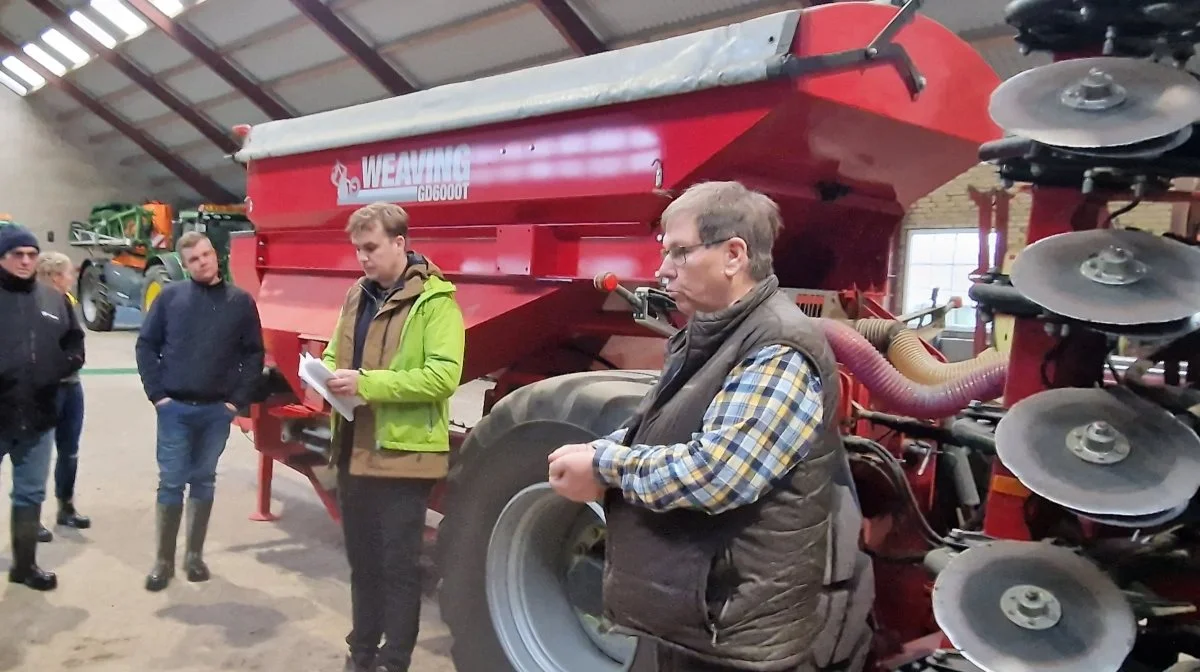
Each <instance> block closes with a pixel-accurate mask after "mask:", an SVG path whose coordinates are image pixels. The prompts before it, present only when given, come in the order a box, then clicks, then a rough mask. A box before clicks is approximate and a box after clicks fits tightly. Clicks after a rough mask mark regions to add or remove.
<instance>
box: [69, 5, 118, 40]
mask: <svg viewBox="0 0 1200 672" xmlns="http://www.w3.org/2000/svg"><path fill="white" fill-rule="evenodd" d="M71 22H72V23H74V24H75V25H77V26H79V27H80V28H83V29H84V30H86V31H87V32H88V35H91V36H92V37H94V38H96V40H97V41H98V42H99V43H100V44H103V45H104V46H106V47H108V48H109V49H112V48H113V47H115V46H117V40H116V39H115V38H114V37H113V36H112V35H109V34H108V33H107V32H105V31H104V29H103V28H101V27H100V26H97V25H96V22H95V21H92V20H91V19H89V18H88V17H86V16H84V15H83V14H81V13H79V12H78V11H75V12H71Z"/></svg>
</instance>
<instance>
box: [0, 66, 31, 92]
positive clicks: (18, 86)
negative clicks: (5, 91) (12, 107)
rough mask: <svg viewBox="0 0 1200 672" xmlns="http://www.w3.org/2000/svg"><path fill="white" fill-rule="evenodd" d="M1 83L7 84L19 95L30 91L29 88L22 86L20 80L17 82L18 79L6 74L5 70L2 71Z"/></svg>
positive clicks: (0, 73) (0, 74) (0, 75)
mask: <svg viewBox="0 0 1200 672" xmlns="http://www.w3.org/2000/svg"><path fill="white" fill-rule="evenodd" d="M0 84H3V85H4V86H7V87H8V88H9V89H10V90H11V91H12V92H13V93H15V94H17V95H18V96H23V95H25V94H26V93H29V89H27V88H25V87H23V86H21V84H20V83H19V82H17V80H15V79H13V78H12V77H9V76H8V75H6V74H4V73H3V72H0Z"/></svg>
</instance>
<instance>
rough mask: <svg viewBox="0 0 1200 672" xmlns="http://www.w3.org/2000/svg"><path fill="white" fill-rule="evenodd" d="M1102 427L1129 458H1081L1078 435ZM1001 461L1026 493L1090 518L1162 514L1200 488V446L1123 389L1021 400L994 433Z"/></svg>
mask: <svg viewBox="0 0 1200 672" xmlns="http://www.w3.org/2000/svg"><path fill="white" fill-rule="evenodd" d="M1097 421H1103V422H1105V423H1107V426H1108V427H1110V428H1112V429H1113V430H1115V431H1116V432H1117V433H1118V435H1119V437H1121V439H1122V440H1123V441H1124V444H1125V447H1126V449H1127V454H1126V455H1125V456H1123V457H1121V458H1120V459H1119V460H1115V461H1109V462H1098V461H1091V460H1089V459H1086V458H1087V456H1081V455H1080V453H1079V452H1077V451H1078V448H1079V441H1078V440H1077V439H1078V436H1079V432H1080V428H1086V427H1089V426H1092V425H1093V423H1096V422H1097ZM1073 437H1074V438H1073ZM1072 447H1074V448H1075V450H1073V448H1072ZM996 454H997V455H998V456H999V458H1000V461H1001V462H1002V463H1003V464H1004V466H1005V467H1007V468H1008V469H1009V471H1011V472H1012V473H1013V475H1014V476H1016V477H1017V479H1018V480H1019V481H1021V483H1022V484H1024V485H1025V487H1027V488H1029V489H1030V490H1032V491H1033V492H1036V493H1037V494H1039V495H1041V496H1042V497H1045V498H1046V499H1048V500H1050V501H1052V502H1055V503H1057V504H1061V505H1062V506H1065V507H1067V508H1069V509H1074V510H1076V511H1080V512H1082V513H1086V514H1092V515H1102V516H1112V515H1118V516H1149V515H1154V514H1158V513H1161V512H1162V511H1163V510H1164V509H1169V508H1173V507H1175V506H1178V505H1179V504H1181V503H1184V502H1186V501H1187V500H1189V499H1191V498H1192V496H1193V495H1194V494H1195V493H1196V489H1197V487H1198V486H1200V439H1198V438H1197V437H1196V434H1195V433H1194V432H1192V431H1191V430H1190V429H1188V428H1187V427H1186V426H1185V425H1184V424H1183V423H1181V422H1179V421H1178V420H1176V419H1175V418H1174V417H1173V416H1172V415H1171V414H1170V413H1168V412H1166V411H1165V410H1163V409H1162V408H1160V407H1158V406H1156V405H1154V404H1152V403H1150V402H1147V401H1145V400H1143V399H1140V398H1138V397H1137V396H1136V395H1134V394H1133V393H1131V392H1129V391H1128V390H1125V389H1122V388H1113V389H1108V390H1101V389H1081V388H1063V389H1056V390H1046V391H1045V392H1039V393H1037V394H1034V395H1031V396H1029V397H1026V398H1025V399H1022V400H1021V401H1019V402H1017V403H1016V404H1014V405H1013V407H1012V408H1010V409H1009V411H1008V413H1006V414H1005V416H1004V418H1003V419H1001V420H1000V423H999V424H998V425H997V426H996Z"/></svg>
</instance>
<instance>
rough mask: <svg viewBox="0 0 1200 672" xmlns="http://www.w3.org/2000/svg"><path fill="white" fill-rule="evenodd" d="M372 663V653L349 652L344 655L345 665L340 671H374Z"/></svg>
mask: <svg viewBox="0 0 1200 672" xmlns="http://www.w3.org/2000/svg"><path fill="white" fill-rule="evenodd" d="M374 663H375V656H374V655H373V654H361V653H359V654H351V655H349V656H346V666H345V667H343V668H342V672H375V670H374Z"/></svg>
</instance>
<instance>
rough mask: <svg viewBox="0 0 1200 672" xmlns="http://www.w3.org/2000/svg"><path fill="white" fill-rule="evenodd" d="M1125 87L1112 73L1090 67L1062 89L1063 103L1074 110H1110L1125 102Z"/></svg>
mask: <svg viewBox="0 0 1200 672" xmlns="http://www.w3.org/2000/svg"><path fill="white" fill-rule="evenodd" d="M1127 95H1128V94H1127V93H1126V91H1125V87H1123V86H1121V85H1120V84H1117V82H1116V80H1114V79H1113V78H1112V75H1110V74H1108V73H1107V72H1104V71H1103V70H1101V69H1099V68H1092V69H1091V70H1089V71H1088V74H1087V75H1085V76H1084V77H1083V78H1082V79H1080V80H1078V81H1077V82H1075V83H1074V84H1071V85H1069V86H1067V87H1066V88H1064V89H1063V92H1062V96H1061V97H1060V100H1062V103H1063V105H1066V106H1067V107H1070V108H1072V109H1075V110H1110V109H1112V108H1114V107H1116V106H1118V105H1120V104H1121V103H1123V102H1125V99H1126V97H1127Z"/></svg>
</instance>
